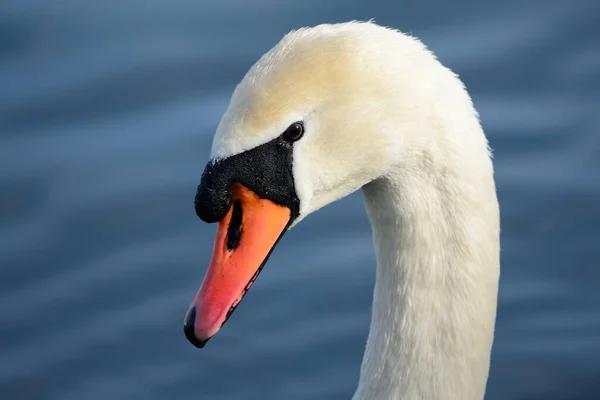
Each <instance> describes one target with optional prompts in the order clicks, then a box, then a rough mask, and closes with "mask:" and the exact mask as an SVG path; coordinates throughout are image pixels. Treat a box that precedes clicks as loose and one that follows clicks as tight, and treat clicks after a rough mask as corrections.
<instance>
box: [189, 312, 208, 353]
mask: <svg viewBox="0 0 600 400" xmlns="http://www.w3.org/2000/svg"><path fill="white" fill-rule="evenodd" d="M195 323H196V307H195V306H194V307H192V308H190V309H189V310H188V312H187V314H186V315H185V319H184V320H183V332H184V333H185V337H186V338H187V340H189V341H190V343H191V344H193V345H194V346H196V347H198V348H200V349H201V348H203V347H204V345H206V342H208V339H206V340H198V338H197V337H196V333H195V332H194V325H195ZM209 339H210V338H209Z"/></svg>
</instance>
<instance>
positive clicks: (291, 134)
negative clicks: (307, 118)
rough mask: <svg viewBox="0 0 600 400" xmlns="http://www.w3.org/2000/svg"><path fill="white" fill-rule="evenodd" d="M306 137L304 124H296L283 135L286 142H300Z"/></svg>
mask: <svg viewBox="0 0 600 400" xmlns="http://www.w3.org/2000/svg"><path fill="white" fill-rule="evenodd" d="M302 135H304V124H303V123H302V122H294V123H293V124H291V125H290V126H289V127H288V128H287V129H286V130H285V132H283V134H282V135H281V136H282V137H283V139H284V140H285V141H286V142H295V141H297V140H300V138H301V137H302Z"/></svg>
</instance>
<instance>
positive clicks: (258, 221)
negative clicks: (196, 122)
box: [184, 22, 473, 347]
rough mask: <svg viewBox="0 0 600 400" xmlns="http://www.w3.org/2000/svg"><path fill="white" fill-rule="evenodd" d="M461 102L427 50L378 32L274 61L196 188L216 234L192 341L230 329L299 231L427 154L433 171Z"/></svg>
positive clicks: (235, 115) (276, 52) (254, 71)
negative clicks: (281, 245)
mask: <svg viewBox="0 0 600 400" xmlns="http://www.w3.org/2000/svg"><path fill="white" fill-rule="evenodd" d="M462 92H463V88H462V85H461V84H460V82H459V81H458V80H457V79H456V78H455V77H454V75H453V74H452V73H451V72H450V71H449V70H447V69H445V68H443V67H442V66H441V64H439V63H438V62H437V61H436V60H435V58H434V57H433V55H432V54H431V53H430V52H429V51H428V50H427V49H426V48H425V46H424V45H423V44H422V43H421V42H420V41H418V40H417V39H414V38H412V37H409V36H407V35H404V34H402V33H399V32H397V31H394V30H391V29H387V28H383V27H380V26H378V25H375V24H373V23H370V22H350V23H345V24H336V25H320V26H317V27H314V28H303V29H300V30H297V31H294V32H291V33H289V34H288V35H286V36H285V37H284V38H283V39H282V40H281V41H280V42H279V43H278V44H277V45H276V46H275V47H274V48H273V49H271V50H270V51H269V52H267V53H266V54H265V55H264V56H263V57H262V58H261V59H260V60H259V61H258V62H257V63H256V64H255V65H254V66H253V67H252V68H251V69H250V70H249V71H248V73H247V74H246V75H245V77H244V78H243V80H242V81H241V82H240V83H239V84H238V86H237V87H236V89H235V91H234V93H233V95H232V98H231V102H230V104H229V107H228V109H227V110H226V112H225V114H224V115H223V118H222V120H221V122H220V124H219V126H218V128H217V131H216V134H215V136H214V140H213V145H212V150H211V156H210V160H209V161H208V164H207V165H206V168H205V170H204V173H203V175H202V178H201V183H200V185H199V186H198V191H197V195H196V199H195V206H196V212H197V214H198V216H199V217H200V218H201V219H202V220H203V221H205V222H209V223H218V229H217V234H216V239H215V243H214V249H213V255H212V259H211V261H210V265H209V268H208V270H207V273H206V276H205V278H204V281H203V283H202V286H201V288H200V290H199V291H198V293H197V295H196V297H195V298H194V300H193V302H192V305H191V307H190V309H189V310H188V313H187V315H186V318H185V322H184V330H185V333H186V336H187V337H188V339H189V340H190V341H191V342H192V343H193V344H195V345H196V346H197V347H203V346H204V344H205V343H206V341H207V340H208V339H209V338H210V337H212V336H213V335H214V334H215V333H216V332H217V331H218V330H219V329H220V327H221V326H222V325H223V324H224V323H225V321H226V320H227V319H228V318H229V316H230V315H231V313H232V312H233V310H234V309H235V307H236V306H237V305H238V304H239V302H240V301H241V299H242V297H243V296H244V295H245V293H246V291H247V290H248V289H249V287H250V285H251V284H252V282H253V281H254V279H256V277H257V276H258V273H259V272H260V270H261V268H262V267H263V265H264V264H265V262H266V260H267V258H268V256H269V254H270V253H271V251H272V250H273V248H274V246H275V245H276V243H277V242H278V241H279V239H280V238H281V237H282V235H283V234H284V233H285V231H286V230H288V229H289V228H290V227H291V226H293V225H294V224H296V223H298V222H299V221H300V220H302V219H303V218H304V217H306V216H307V215H309V214H310V213H312V212H314V211H315V210H317V209H319V208H321V207H323V206H325V205H327V204H329V203H332V202H334V201H335V200H337V199H339V198H342V197H344V196H346V195H348V194H350V193H352V192H354V191H356V190H357V189H359V188H361V187H363V186H364V185H366V184H368V183H369V182H371V181H373V180H376V179H378V178H380V177H384V176H385V175H386V174H388V173H390V171H391V170H392V169H397V168H403V169H404V170H405V171H410V170H415V169H416V168H419V167H420V164H419V163H422V160H423V152H424V151H426V152H428V155H427V159H428V160H429V161H428V162H429V163H430V164H432V165H433V164H435V159H436V158H437V157H440V156H441V153H439V152H437V150H436V149H438V147H439V146H438V145H439V143H440V141H443V137H441V136H440V134H439V129H438V127H439V126H442V125H444V124H445V123H446V122H448V123H449V122H450V121H445V120H444V119H448V120H451V119H452V118H460V115H458V116H457V115H456V114H457V113H458V114H460V113H463V112H464V107H463V109H461V108H460V107H457V108H456V109H455V110H453V109H452V106H451V105H450V109H448V104H449V103H451V102H448V101H443V102H438V101H437V100H436V99H439V98H440V97H447V96H452V95H454V94H455V93H458V96H459V97H460V96H463V95H462V94H460V93H462ZM460 100H461V102H463V103H464V101H467V102H468V100H464V101H463V99H462V97H461V99H460ZM438 103H439V104H438ZM466 108H467V110H466V112H467V113H468V114H470V115H469V116H470V117H472V116H473V110H472V109H470V108H469V107H466Z"/></svg>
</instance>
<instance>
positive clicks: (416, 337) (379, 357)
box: [354, 166, 499, 400]
mask: <svg viewBox="0 0 600 400" xmlns="http://www.w3.org/2000/svg"><path fill="white" fill-rule="evenodd" d="M490 168H491V166H490ZM479 172H481V171H479ZM477 173H478V172H474V174H477ZM415 174H418V173H415V171H411V176H410V177H408V176H403V174H402V173H401V172H398V173H397V174H395V175H390V176H388V177H386V178H381V179H379V180H377V181H374V182H371V183H370V184H368V185H367V186H365V187H364V188H363V191H364V194H365V203H366V207H367V212H368V215H369V219H370V221H371V224H372V229H373V239H374V243H375V249H376V259H377V271H376V284H375V289H374V296H373V309H372V321H371V328H370V332H369V337H368V340H367V346H366V351H365V356H364V359H363V363H362V367H361V376H360V382H359V386H358V389H357V392H356V394H355V396H354V400H363V399H364V400H366V399H403V400H405V399H410V400H418V399H419V400H420V399H423V400H425V399H427V400H441V399H444V400H454V399H456V400H459V399H460V400H481V399H483V397H484V394H485V386H486V382H487V377H488V371H489V364H490V352H491V347H492V341H493V332H494V322H495V317H496V302H497V290H498V278H499V245H498V242H499V238H498V232H499V222H498V205H497V200H496V196H495V187H494V183H493V180H492V178H491V173H489V174H487V173H485V171H484V172H483V173H482V174H481V175H480V176H465V175H464V174H463V175H462V176H461V174H460V173H456V174H454V175H456V179H457V180H456V181H455V182H453V181H452V179H451V178H448V179H446V180H444V184H443V185H441V184H439V182H440V180H439V179H431V177H430V176H429V175H427V174H423V175H422V176H415ZM464 180H467V181H469V180H470V181H473V180H476V181H478V182H480V183H481V184H480V185H479V186H478V187H477V190H476V191H474V192H469V191H468V190H467V189H465V190H460V188H461V182H464ZM474 193H476V195H475V194H474Z"/></svg>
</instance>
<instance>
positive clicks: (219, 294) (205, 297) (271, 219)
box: [184, 183, 291, 348]
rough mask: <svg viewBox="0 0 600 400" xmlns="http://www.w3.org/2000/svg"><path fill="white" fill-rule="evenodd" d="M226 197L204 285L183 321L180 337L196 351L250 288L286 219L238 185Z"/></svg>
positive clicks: (280, 211) (281, 209)
mask: <svg viewBox="0 0 600 400" xmlns="http://www.w3.org/2000/svg"><path fill="white" fill-rule="evenodd" d="M231 194H232V202H231V204H232V205H231V207H230V209H229V211H228V212H227V215H226V216H225V217H224V218H223V219H222V220H221V221H220V222H219V227H218V229H217V235H216V238H215V244H214V248H213V254H212V258H211V260H210V264H209V266H208V270H207V272H206V275H205V277H204V281H203V282H202V285H201V286H200V289H199V290H198V293H197V294H196V297H195V298H194V301H193V302H192V305H191V306H190V308H189V310H188V312H187V314H186V316H185V321H184V331H185V335H186V337H187V338H188V340H189V341H190V342H192V343H193V344H194V345H195V346H196V347H200V348H202V347H204V345H205V344H206V342H207V341H208V339H210V338H211V337H212V336H213V335H214V334H215V333H217V332H218V331H219V329H220V328H221V326H222V325H223V324H224V323H225V321H227V319H228V318H229V316H230V315H231V313H232V312H233V310H234V309H235V308H236V307H237V305H238V304H239V303H240V301H241V300H242V298H243V297H244V295H245V294H246V292H247V291H248V289H249V288H250V286H252V283H253V282H254V280H255V279H256V277H257V276H258V274H259V273H260V271H261V269H262V267H263V266H264V264H265V263H266V261H267V258H268V257H269V255H270V254H271V251H272V250H273V248H274V247H275V245H276V244H277V242H278V241H279V239H280V238H281V236H283V234H284V233H285V231H286V230H287V227H288V225H289V223H290V219H291V211H290V209H289V208H287V207H285V206H280V205H277V204H275V203H273V202H272V201H270V200H265V199H261V198H259V197H258V196H257V195H256V194H255V193H254V192H252V191H251V190H250V189H248V188H246V187H245V186H243V185H241V184H239V183H234V184H233V185H232V187H231Z"/></svg>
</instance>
